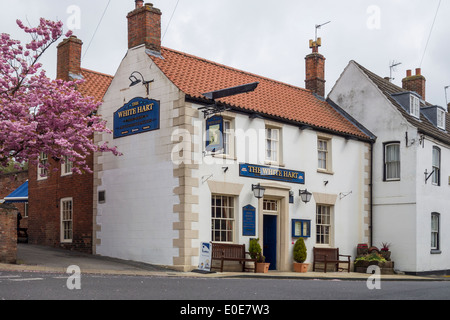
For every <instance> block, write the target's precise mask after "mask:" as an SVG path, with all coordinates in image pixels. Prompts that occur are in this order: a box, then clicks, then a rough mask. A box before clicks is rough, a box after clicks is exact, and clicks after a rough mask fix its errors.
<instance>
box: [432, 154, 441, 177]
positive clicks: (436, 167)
mask: <svg viewBox="0 0 450 320" xmlns="http://www.w3.org/2000/svg"><path fill="white" fill-rule="evenodd" d="M432 161H433V176H432V183H433V184H434V185H437V186H439V185H440V184H441V149H439V148H438V147H433V159H432Z"/></svg>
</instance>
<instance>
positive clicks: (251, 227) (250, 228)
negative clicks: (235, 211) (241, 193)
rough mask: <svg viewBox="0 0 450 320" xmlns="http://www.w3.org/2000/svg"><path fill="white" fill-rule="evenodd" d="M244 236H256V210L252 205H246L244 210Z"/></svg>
mask: <svg viewBox="0 0 450 320" xmlns="http://www.w3.org/2000/svg"><path fill="white" fill-rule="evenodd" d="M242 235H243V236H255V235H256V209H255V207H254V206H252V205H246V206H245V207H243V208H242Z"/></svg>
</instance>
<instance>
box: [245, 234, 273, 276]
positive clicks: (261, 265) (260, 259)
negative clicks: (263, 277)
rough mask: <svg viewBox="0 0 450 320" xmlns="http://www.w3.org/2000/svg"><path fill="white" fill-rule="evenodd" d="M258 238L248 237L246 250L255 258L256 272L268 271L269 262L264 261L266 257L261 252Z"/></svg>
mask: <svg viewBox="0 0 450 320" xmlns="http://www.w3.org/2000/svg"><path fill="white" fill-rule="evenodd" d="M261 251H262V250H261V245H260V244H259V239H250V245H249V248H248V252H249V254H250V257H251V258H252V259H256V263H255V268H256V272H257V273H266V272H268V271H269V266H270V263H266V262H265V261H266V257H264V256H263V255H262V253H261Z"/></svg>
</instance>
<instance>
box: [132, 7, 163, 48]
mask: <svg viewBox="0 0 450 320" xmlns="http://www.w3.org/2000/svg"><path fill="white" fill-rule="evenodd" d="M135 2H136V7H135V9H134V10H133V11H131V12H130V13H129V14H128V15H127V19H128V49H131V48H134V47H137V46H139V45H142V44H145V47H146V48H147V49H149V50H152V51H156V52H161V11H160V10H159V9H157V8H154V7H153V4H151V3H146V4H145V5H144V1H142V0H136V1H135Z"/></svg>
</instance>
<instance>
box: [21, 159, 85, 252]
mask: <svg viewBox="0 0 450 320" xmlns="http://www.w3.org/2000/svg"><path fill="white" fill-rule="evenodd" d="M92 159H93V158H92V156H90V157H89V159H88V163H90V168H92V163H93V162H92ZM50 163H51V165H52V167H53V168H56V169H57V170H56V171H55V170H53V169H49V176H48V177H47V178H46V179H44V180H37V168H36V166H34V165H30V167H29V173H30V174H29V182H28V198H29V201H28V202H29V211H28V212H29V213H28V216H29V218H28V219H29V227H28V235H29V240H28V241H29V243H32V244H39V245H46V246H52V247H62V248H67V249H71V250H77V251H82V252H88V253H92V243H93V240H92V237H93V215H92V210H93V175H92V174H90V173H84V174H81V175H80V174H71V175H67V176H61V170H60V166H61V163H60V162H59V161H55V160H53V159H52V160H50ZM63 198H72V200H73V241H72V242H71V243H61V199H63Z"/></svg>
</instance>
